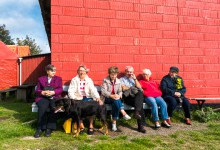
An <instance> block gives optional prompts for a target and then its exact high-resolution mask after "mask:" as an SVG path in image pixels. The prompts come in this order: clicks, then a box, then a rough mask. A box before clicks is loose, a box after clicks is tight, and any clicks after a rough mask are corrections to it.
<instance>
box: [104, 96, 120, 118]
mask: <svg viewBox="0 0 220 150" xmlns="http://www.w3.org/2000/svg"><path fill="white" fill-rule="evenodd" d="M105 104H111V105H112V119H114V120H118V118H119V113H120V110H121V109H124V106H123V105H122V102H121V100H120V99H118V100H114V99H112V98H105Z"/></svg>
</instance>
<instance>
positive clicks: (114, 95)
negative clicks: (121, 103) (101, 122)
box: [109, 94, 120, 100]
mask: <svg viewBox="0 0 220 150" xmlns="http://www.w3.org/2000/svg"><path fill="white" fill-rule="evenodd" d="M109 97H110V98H112V99H114V100H118V99H119V98H120V96H119V95H118V94H111V95H110V96H109Z"/></svg>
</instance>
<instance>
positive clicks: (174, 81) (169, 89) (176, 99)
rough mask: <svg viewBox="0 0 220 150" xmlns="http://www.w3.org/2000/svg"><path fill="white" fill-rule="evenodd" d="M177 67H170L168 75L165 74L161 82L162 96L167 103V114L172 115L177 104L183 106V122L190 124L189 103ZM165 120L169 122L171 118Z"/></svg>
mask: <svg viewBox="0 0 220 150" xmlns="http://www.w3.org/2000/svg"><path fill="white" fill-rule="evenodd" d="M178 73H179V68H177V67H176V66H172V67H170V71H169V74H168V75H165V76H164V77H163V78H162V80H161V82H160V86H161V90H162V93H163V94H162V97H163V98H164V100H165V101H166V102H167V103H168V108H167V109H168V115H169V117H172V116H173V112H174V110H175V108H176V107H177V105H178V104H180V105H182V106H183V110H184V113H185V123H186V124H187V125H191V124H192V123H191V121H190V103H189V101H188V99H187V98H186V97H185V93H186V87H185V85H184V82H183V78H182V77H180V76H179V75H178ZM167 122H168V123H169V124H171V120H170V119H168V120H167Z"/></svg>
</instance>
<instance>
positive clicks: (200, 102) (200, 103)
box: [197, 100, 205, 110]
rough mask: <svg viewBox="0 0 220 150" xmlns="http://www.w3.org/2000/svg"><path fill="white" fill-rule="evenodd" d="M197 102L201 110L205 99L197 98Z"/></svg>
mask: <svg viewBox="0 0 220 150" xmlns="http://www.w3.org/2000/svg"><path fill="white" fill-rule="evenodd" d="M197 103H198V106H199V109H200V110H201V109H202V107H203V104H204V103H205V101H204V100H197Z"/></svg>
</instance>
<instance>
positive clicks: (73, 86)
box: [68, 65, 103, 135]
mask: <svg viewBox="0 0 220 150" xmlns="http://www.w3.org/2000/svg"><path fill="white" fill-rule="evenodd" d="M88 72H89V69H88V68H86V66H84V65H80V66H79V67H78V69H77V76H76V77H74V78H73V79H72V80H71V82H70V86H69V89H68V96H69V98H71V99H74V100H83V101H90V100H95V101H97V102H99V104H100V105H103V102H102V101H101V99H100V96H99V93H98V91H97V89H96V88H95V86H94V83H93V81H92V79H91V78H89V77H88V75H87V73H88ZM80 128H81V133H83V132H84V131H85V129H84V124H83V122H82V120H81V124H80ZM93 133H94V128H93V118H90V125H89V130H88V134H89V135H92V134H93Z"/></svg>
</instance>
